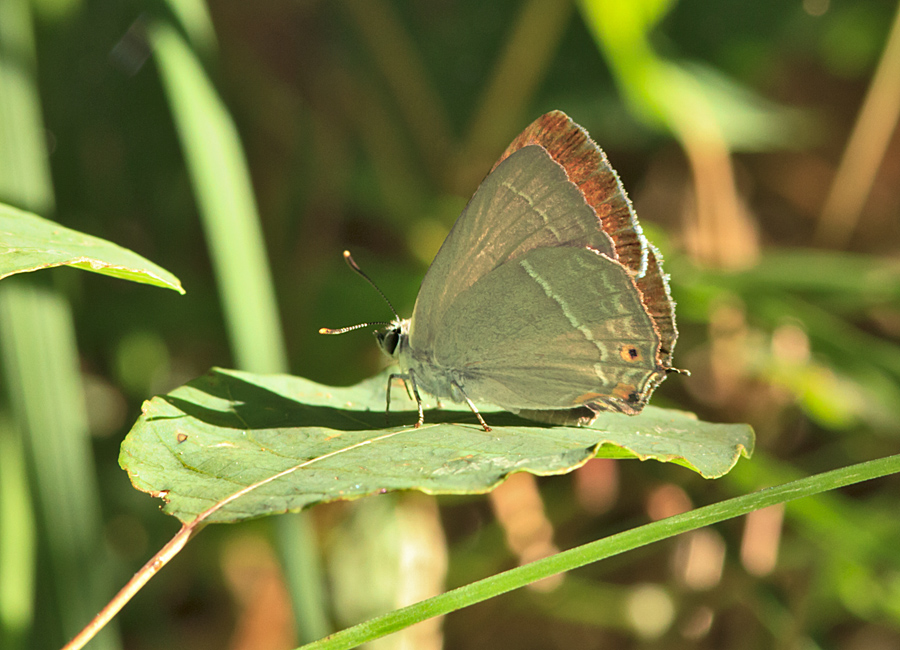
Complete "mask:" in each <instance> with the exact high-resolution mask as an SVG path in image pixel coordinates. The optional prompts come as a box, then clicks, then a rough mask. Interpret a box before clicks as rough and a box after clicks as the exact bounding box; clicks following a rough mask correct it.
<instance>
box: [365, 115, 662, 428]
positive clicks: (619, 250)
mask: <svg viewBox="0 0 900 650" xmlns="http://www.w3.org/2000/svg"><path fill="white" fill-rule="evenodd" d="M674 316H675V314H674V305H673V303H672V300H671V296H670V295H669V288H668V284H667V279H666V276H665V275H664V274H663V273H662V270H661V268H660V258H659V255H658V253H657V252H656V249H654V248H653V247H652V246H651V245H650V244H649V243H648V242H647V240H646V239H645V238H644V236H643V233H642V232H641V228H640V225H639V224H638V222H637V216H636V215H635V213H634V210H633V209H632V207H631V203H630V201H629V200H628V197H627V196H626V194H625V191H624V189H623V188H622V186H621V183H620V182H619V178H618V176H617V175H616V173H615V171H613V169H612V168H611V167H610V166H609V163H608V162H607V160H606V156H605V155H604V154H603V152H602V151H601V150H600V149H599V148H598V147H597V145H596V144H595V143H594V142H593V141H592V140H591V139H590V137H589V136H588V135H587V133H586V132H585V131H584V129H582V128H581V127H579V126H578V125H577V124H575V123H574V122H572V121H571V120H570V119H569V118H568V117H567V116H566V115H565V114H564V113H561V112H559V111H554V112H551V113H548V114H546V115H544V116H542V117H540V118H538V119H537V120H536V121H535V122H534V123H532V124H531V125H530V126H529V127H528V128H527V129H525V131H523V132H522V133H521V134H520V135H519V136H518V137H517V138H516V139H515V140H514V141H513V143H512V144H511V145H510V146H509V147H508V148H507V150H506V151H505V152H504V154H503V156H502V157H501V159H500V161H498V163H497V164H496V165H495V166H494V168H493V169H492V170H491V173H490V174H488V176H487V177H486V178H485V180H484V181H483V182H482V184H481V186H480V187H479V188H478V190H477V191H476V193H475V195H474V196H473V197H472V200H471V201H470V202H469V204H468V205H467V206H466V209H465V210H464V211H463V213H462V214H461V215H460V217H459V218H458V219H457V221H456V224H454V226H453V229H452V230H451V231H450V234H449V235H448V236H447V239H446V241H445V242H444V244H443V246H442V247H441V249H440V251H438V254H437V256H436V257H435V259H434V262H432V265H431V267H430V268H429V270H428V273H427V274H426V276H425V279H424V280H423V282H422V287H421V289H420V291H419V296H418V298H417V299H416V305H415V308H414V311H413V316H412V318H411V319H410V320H408V321H407V320H401V319H398V320H396V321H394V322H393V323H392V324H391V326H390V327H389V328H387V329H386V330H385V331H383V332H380V333H378V340H379V344H380V345H381V347H382V349H383V350H384V351H385V352H386V353H387V354H389V355H390V356H392V357H394V358H396V359H397V360H398V361H399V363H400V369H401V372H400V373H398V375H399V376H401V377H404V378H406V379H408V380H409V382H410V384H411V385H412V389H413V393H414V394H415V395H416V398H417V401H418V402H419V405H420V409H419V424H421V423H422V422H423V420H424V415H423V412H422V409H421V401H420V400H419V399H418V392H417V391H418V389H419V388H421V389H422V390H424V391H425V392H428V393H431V394H433V395H435V396H437V397H450V398H452V399H455V400H469V405H470V406H471V407H472V408H473V410H475V406H474V404H473V403H472V401H471V399H475V400H480V401H485V402H491V403H494V404H497V405H499V406H503V407H505V408H507V409H509V410H513V411H518V412H519V413H521V414H523V415H526V416H527V417H530V418H533V419H537V420H542V421H550V422H558V423H572V422H579V423H583V422H587V421H590V420H592V419H593V418H594V417H595V416H596V412H597V411H600V410H614V411H620V412H623V413H630V414H634V413H637V412H639V411H640V410H641V409H642V408H643V407H644V405H645V404H646V403H647V400H648V399H649V397H650V394H651V393H652V392H653V390H654V388H655V387H656V386H657V385H658V384H659V383H660V382H661V381H662V380H663V379H664V378H665V376H666V372H667V371H668V370H669V369H670V368H671V355H672V349H673V347H674V344H675V339H676V337H677V331H676V329H675V318H674ZM476 415H478V414H477V410H476ZM479 419H480V421H481V424H482V426H483V427H484V428H485V429H486V430H488V426H487V424H486V423H485V422H484V420H483V419H481V418H480V416H479Z"/></svg>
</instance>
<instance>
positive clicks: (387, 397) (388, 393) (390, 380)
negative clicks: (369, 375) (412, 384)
mask: <svg viewBox="0 0 900 650" xmlns="http://www.w3.org/2000/svg"><path fill="white" fill-rule="evenodd" d="M398 377H399V378H400V379H402V380H403V385H404V386H406V375H402V374H400V373H399V372H392V373H391V374H389V375H388V380H387V391H386V392H385V400H384V401H385V405H384V426H388V424H389V422H390V420H389V418H388V414H389V413H390V412H391V384H392V383H394V380H395V379H397V378H398ZM406 391H407V392H409V387H408V386H407V388H406Z"/></svg>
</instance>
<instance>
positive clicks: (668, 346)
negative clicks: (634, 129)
mask: <svg viewBox="0 0 900 650" xmlns="http://www.w3.org/2000/svg"><path fill="white" fill-rule="evenodd" d="M530 145H540V146H541V147H543V148H544V149H546V151H547V153H548V154H549V155H550V157H551V158H553V160H554V161H555V162H557V163H558V164H559V165H560V166H561V167H562V168H563V169H564V170H565V172H566V176H567V177H568V178H569V180H570V181H571V182H572V183H574V184H575V185H576V187H578V190H579V192H581V194H582V195H583V196H584V199H585V201H586V202H587V204H588V205H590V206H591V207H592V208H593V209H594V211H595V212H596V214H597V218H598V219H599V221H600V226H601V228H602V229H603V231H604V232H605V233H606V234H607V235H609V237H610V238H611V239H612V241H613V245H614V248H615V252H616V259H617V260H618V261H619V262H621V263H622V264H623V265H624V266H625V267H626V268H628V269H630V270H631V271H633V272H634V274H635V278H636V284H637V287H638V291H640V292H641V298H642V302H643V304H644V307H645V308H646V309H647V311H648V313H649V314H650V315H651V317H652V318H653V322H654V325H655V326H656V330H657V332H658V333H659V336H660V351H659V357H660V359H659V360H660V363H661V365H663V366H665V367H670V366H671V365H672V350H673V349H674V347H675V340H676V339H677V338H678V331H677V330H676V329H675V304H674V303H673V302H672V297H671V296H670V295H669V285H668V282H667V278H666V276H665V275H664V274H663V273H662V269H661V257H660V255H659V252H658V251H657V250H656V248H654V247H653V245H652V244H650V243H649V242H648V241H647V240H646V238H645V237H644V235H643V232H642V230H641V225H640V224H639V223H638V220H637V215H636V214H635V212H634V210H633V209H632V207H631V202H630V201H629V200H628V196H627V195H626V194H625V190H624V189H623V188H622V185H621V183H620V181H619V177H618V175H617V174H616V172H615V171H614V170H613V168H612V167H611V166H610V164H609V162H608V161H607V160H606V156H605V155H604V153H603V152H602V151H601V150H600V148H599V147H598V146H597V145H596V143H595V142H594V141H593V140H591V138H590V136H589V135H588V134H587V132H586V131H585V130H584V129H583V128H581V127H580V126H579V125H577V124H576V123H575V122H573V121H572V120H571V118H569V116H568V115H566V114H565V113H563V112H562V111H551V112H549V113H546V114H544V115H541V116H540V117H539V118H538V119H536V120H535V121H534V122H532V123H531V124H530V125H529V126H528V127H527V128H526V129H525V130H524V131H522V133H520V134H519V135H518V136H517V137H516V139H515V140H513V141H512V143H511V144H510V145H509V146H508V147H507V148H506V151H505V152H504V153H503V155H502V156H500V160H498V161H497V163H496V164H495V165H494V168H496V167H497V166H498V165H500V163H502V162H503V161H504V160H506V158H507V157H509V156H510V155H512V154H513V153H515V152H516V151H519V150H520V149H521V148H523V147H527V146H530Z"/></svg>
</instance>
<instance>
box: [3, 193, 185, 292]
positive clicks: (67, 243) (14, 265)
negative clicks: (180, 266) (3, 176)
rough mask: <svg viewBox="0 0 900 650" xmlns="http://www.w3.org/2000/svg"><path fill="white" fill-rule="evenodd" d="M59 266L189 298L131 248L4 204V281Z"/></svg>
mask: <svg viewBox="0 0 900 650" xmlns="http://www.w3.org/2000/svg"><path fill="white" fill-rule="evenodd" d="M54 266H73V267H75V268H79V269H84V270H85V271H93V272H94V273H102V274H104V275H111V276H113V277H116V278H120V279H122V280H131V281H132V282H141V283H144V284H152V285H156V286H158V287H165V288H167V289H174V290H175V291H177V292H178V293H182V294H183V293H184V289H183V288H182V287H181V282H180V281H179V279H178V278H176V277H175V276H174V275H172V274H171V273H169V272H168V271H166V270H165V269H164V268H162V267H159V266H157V265H156V264H154V263H153V262H151V261H149V260H147V259H145V258H143V257H141V256H140V255H138V254H137V253H134V252H132V251H130V250H128V249H127V248H122V247H121V246H118V245H116V244H113V243H112V242H108V241H106V240H105V239H100V238H99V237H93V236H91V235H85V234H84V233H80V232H78V231H77V230H71V229H69V228H66V227H64V226H61V225H59V224H58V223H55V222H53V221H50V220H49V219H44V218H43V217H39V216H37V215H36V214H32V213H31V212H25V211H23V210H18V209H16V208H13V207H11V206H8V205H3V204H0V280H2V279H3V278H5V277H8V276H10V275H13V274H14V273H25V272H28V271H37V270H39V269H47V268H51V267H54Z"/></svg>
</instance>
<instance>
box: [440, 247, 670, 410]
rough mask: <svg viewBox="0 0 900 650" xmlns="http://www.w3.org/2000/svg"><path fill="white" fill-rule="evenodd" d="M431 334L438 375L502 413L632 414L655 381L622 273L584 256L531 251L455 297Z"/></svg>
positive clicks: (650, 334) (588, 252)
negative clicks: (591, 407) (592, 407)
mask: <svg viewBox="0 0 900 650" xmlns="http://www.w3.org/2000/svg"><path fill="white" fill-rule="evenodd" d="M585 296H590V299H589V300H586V299H585ZM435 334H436V337H435V341H436V342H435V347H434V348H433V350H432V361H433V363H434V365H435V367H436V368H437V369H438V372H441V373H445V372H447V373H450V374H451V375H452V376H454V378H455V379H456V381H457V382H458V383H459V384H460V385H462V386H464V388H465V391H466V393H467V394H468V395H469V397H470V398H472V399H474V400H476V401H477V400H483V401H487V402H491V403H494V404H497V405H499V406H502V407H504V408H506V409H508V410H511V411H521V410H523V409H524V410H543V409H571V408H575V407H579V406H583V405H586V404H596V405H597V406H599V407H600V408H603V409H608V410H616V411H623V412H626V413H631V412H636V411H637V410H639V409H640V407H641V406H643V401H644V400H645V397H646V396H647V392H648V387H649V386H655V383H656V382H657V381H658V379H659V378H660V376H661V375H663V374H664V371H663V369H662V368H660V367H659V366H658V364H657V361H656V353H657V349H658V347H659V338H658V336H657V334H656V332H655V330H654V327H653V321H652V319H651V318H650V316H649V315H648V314H647V312H646V311H645V310H644V309H643V308H642V306H641V301H640V294H639V293H638V291H637V288H636V287H635V284H634V281H633V280H632V278H631V276H630V274H629V272H628V271H627V270H626V269H625V267H623V266H622V265H621V264H619V263H618V262H616V261H614V260H612V259H610V258H608V257H606V256H605V255H602V254H600V253H598V252H596V251H594V250H592V249H590V248H584V247H579V248H573V247H553V248H549V247H545V248H537V249H534V250H531V251H529V252H527V253H525V254H523V255H521V256H519V257H517V258H515V259H513V260H510V261H508V262H506V263H505V264H503V265H501V266H499V267H498V268H496V269H495V270H493V271H491V272H490V273H488V274H486V275H484V276H483V277H482V278H480V279H479V280H478V281H477V282H476V283H475V284H474V285H472V286H471V287H470V288H468V289H467V290H466V291H464V292H462V293H461V294H459V295H458V296H457V297H456V299H455V300H454V301H453V303H452V304H451V306H450V309H449V310H448V311H447V314H446V316H445V318H444V320H443V321H442V322H440V323H438V324H436V326H435Z"/></svg>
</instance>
